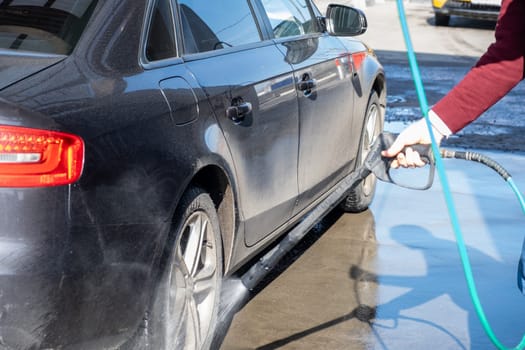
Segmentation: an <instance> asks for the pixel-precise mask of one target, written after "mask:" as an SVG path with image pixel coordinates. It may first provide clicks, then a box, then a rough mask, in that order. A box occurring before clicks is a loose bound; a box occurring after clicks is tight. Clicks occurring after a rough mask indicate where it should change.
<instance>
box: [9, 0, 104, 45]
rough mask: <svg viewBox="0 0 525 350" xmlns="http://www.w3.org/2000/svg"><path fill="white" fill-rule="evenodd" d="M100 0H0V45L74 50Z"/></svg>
mask: <svg viewBox="0 0 525 350" xmlns="http://www.w3.org/2000/svg"><path fill="white" fill-rule="evenodd" d="M96 2H97V0H54V1H53V0H0V48H1V49H11V50H21V51H33V52H44V53H53V54H64V55H67V54H69V53H71V51H72V50H73V48H74V47H75V45H76V43H77V41H78V39H79V38H80V35H81V34H82V32H83V30H84V27H85V26H86V23H87V21H88V20H89V17H90V16H91V13H92V12H93V8H94V7H95V5H96Z"/></svg>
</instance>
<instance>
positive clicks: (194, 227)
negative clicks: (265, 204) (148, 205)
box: [145, 188, 223, 350]
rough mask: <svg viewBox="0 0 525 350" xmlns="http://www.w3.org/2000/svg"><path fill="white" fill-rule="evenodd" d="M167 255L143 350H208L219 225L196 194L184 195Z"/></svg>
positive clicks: (217, 287)
mask: <svg viewBox="0 0 525 350" xmlns="http://www.w3.org/2000/svg"><path fill="white" fill-rule="evenodd" d="M175 218H176V224H175V231H174V233H175V234H174V235H172V238H171V240H170V243H169V244H168V249H169V247H172V248H173V249H170V252H169V253H167V254H166V256H167V258H165V259H164V262H163V263H162V264H161V265H162V266H161V268H162V272H161V278H160V280H159V284H158V286H157V290H156V293H155V298H154V302H153V305H152V307H151V308H150V314H149V315H148V317H147V322H146V327H145V328H146V330H145V333H146V335H147V337H148V338H149V340H148V341H147V346H148V347H147V348H148V349H155V350H157V349H163V350H168V349H209V348H210V346H211V343H212V341H213V336H214V332H215V328H216V325H217V318H218V310H219V302H220V291H221V285H222V277H223V262H222V260H223V259H222V240H221V234H220V226H219V219H218V216H217V211H216V208H215V206H214V203H213V201H212V199H211V197H210V196H209V195H208V194H207V193H206V192H204V191H203V190H202V189H200V188H192V189H190V190H188V191H186V193H185V194H184V196H183V198H182V200H181V202H180V205H179V209H178V210H177V211H176V213H175Z"/></svg>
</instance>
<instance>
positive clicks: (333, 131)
mask: <svg viewBox="0 0 525 350" xmlns="http://www.w3.org/2000/svg"><path fill="white" fill-rule="evenodd" d="M260 1H261V4H262V6H263V7H264V10H265V12H266V14H267V16H268V20H269V23H268V25H269V26H270V28H271V32H272V33H273V36H274V38H275V41H276V43H277V46H278V48H279V49H280V50H282V51H283V53H284V54H285V57H286V61H287V62H289V63H290V64H291V65H292V66H293V68H294V74H295V81H296V87H297V89H298V98H299V116H300V130H299V134H300V142H299V144H300V148H299V172H298V185H299V192H300V194H301V196H300V198H299V201H298V205H297V209H296V211H297V212H298V211H300V210H302V209H303V208H304V207H305V206H306V205H308V204H310V203H311V202H312V201H314V200H315V199H316V198H317V197H319V194H320V193H324V192H325V191H326V190H328V189H329V188H330V187H331V186H333V184H334V183H335V182H336V181H337V180H339V179H341V178H342V176H343V175H344V174H345V173H346V171H347V170H348V166H349V163H350V161H351V160H352V153H355V152H351V144H352V143H351V140H350V137H349V136H350V131H351V117H352V108H353V96H354V92H353V88H352V82H351V63H350V62H351V61H350V58H349V56H348V54H347V50H346V49H345V48H344V46H343V45H342V43H341V42H340V40H339V39H338V38H336V37H332V36H329V35H328V34H326V33H323V29H322V27H321V23H320V21H319V19H318V17H319V16H318V14H317V13H316V12H315V11H317V9H315V8H314V7H312V5H311V3H310V1H309V0H260ZM354 144H355V142H354ZM345 170H346V171H345Z"/></svg>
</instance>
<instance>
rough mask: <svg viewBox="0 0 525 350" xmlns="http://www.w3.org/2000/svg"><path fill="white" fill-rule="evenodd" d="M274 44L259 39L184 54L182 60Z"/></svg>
mask: <svg viewBox="0 0 525 350" xmlns="http://www.w3.org/2000/svg"><path fill="white" fill-rule="evenodd" d="M272 45H275V44H274V42H273V40H262V41H258V42H255V43H249V44H242V45H238V46H234V47H227V48H223V49H220V50H212V51H205V52H196V53H190V54H187V55H182V60H183V61H184V62H191V61H197V60H201V59H206V58H210V57H216V56H223V55H231V54H234V53H236V52H240V51H248V50H253V49H256V48H259V47H266V46H272Z"/></svg>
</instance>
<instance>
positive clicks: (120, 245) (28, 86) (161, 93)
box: [0, 0, 386, 350]
mask: <svg viewBox="0 0 525 350" xmlns="http://www.w3.org/2000/svg"><path fill="white" fill-rule="evenodd" d="M365 29H366V20H365V18H364V15H363V14H362V13H361V12H360V11H358V10H355V9H352V8H349V7H344V6H337V5H331V6H330V7H329V9H328V12H327V15H326V16H322V14H321V12H320V11H319V10H318V9H317V8H316V7H315V6H314V4H313V3H312V1H311V0H214V1H204V0H200V1H199V0H107V1H96V0H55V1H43V0H41V1H39V0H15V1H2V2H0V48H1V49H0V208H1V209H0V306H1V309H0V348H7V349H97V350H99V349H179V348H180V349H182V348H185V349H199V348H209V347H210V342H211V339H212V335H213V333H214V329H215V327H216V324H217V310H218V305H219V301H220V300H219V298H220V293H219V291H220V289H221V283H222V280H223V278H225V277H228V276H234V275H235V274H236V273H237V272H238V271H240V269H241V268H244V267H246V265H247V264H248V263H249V262H250V261H251V260H252V259H253V258H254V257H255V256H256V255H257V254H259V253H261V252H262V251H263V250H264V249H266V248H268V247H269V246H270V245H271V244H272V243H274V242H275V241H276V240H277V239H278V238H279V237H282V235H283V234H284V233H286V232H287V231H289V230H290V229H291V228H292V227H294V225H296V224H297V223H298V222H299V221H301V219H302V218H304V217H305V215H307V214H308V213H309V212H310V211H311V210H312V209H313V208H315V207H316V206H317V205H318V204H319V203H321V202H322V201H323V199H324V198H326V197H327V196H328V195H329V194H330V193H332V192H333V191H334V189H335V188H336V186H337V184H338V183H340V182H341V180H342V179H343V178H344V177H345V176H347V175H348V174H350V173H351V172H352V171H353V170H354V169H355V168H356V167H357V166H358V165H359V164H360V162H361V161H362V159H363V157H364V156H365V155H366V154H367V151H368V149H369V147H370V145H371V143H372V142H373V141H374V140H375V138H376V136H377V135H378V134H379V133H380V132H381V130H382V126H383V116H384V109H385V97H386V87H385V76H384V71H383V69H382V67H381V65H380V63H379V62H378V60H377V58H376V57H375V55H374V53H373V51H372V50H371V49H369V48H368V47H367V46H365V45H364V44H363V43H362V42H360V41H358V40H356V39H353V38H351V36H355V35H358V34H361V33H362V32H364V30H365ZM374 189H375V179H374V178H373V177H370V178H368V179H367V180H366V181H364V182H363V183H361V184H360V185H359V186H357V187H355V188H353V189H352V190H351V191H350V194H349V195H348V197H347V198H345V199H344V200H343V202H342V203H341V206H342V207H343V208H344V209H345V210H347V211H351V212H356V211H362V210H365V209H366V208H367V207H368V205H369V204H370V202H371V200H372V197H373V193H374Z"/></svg>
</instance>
